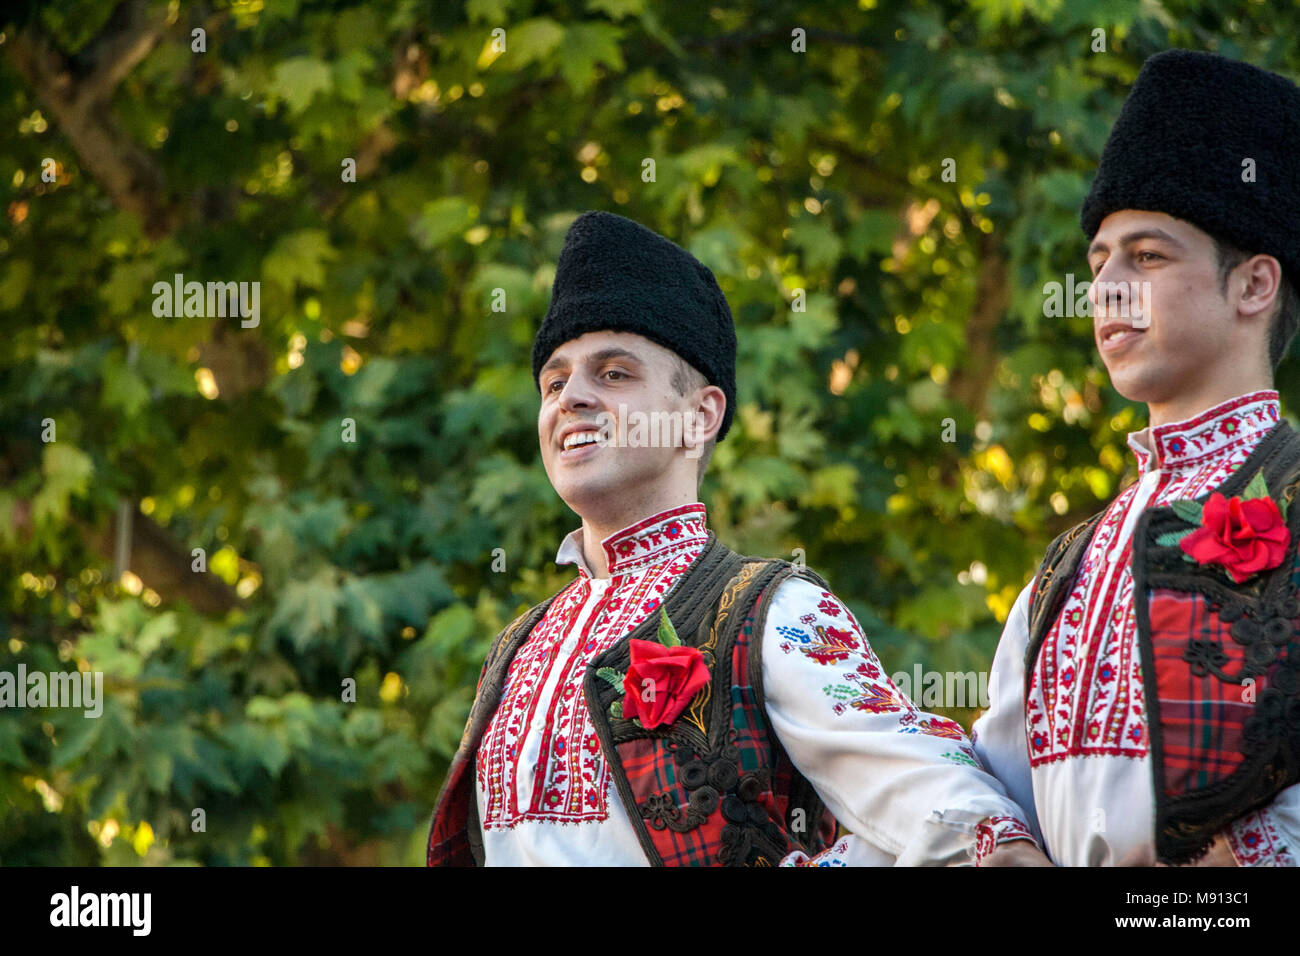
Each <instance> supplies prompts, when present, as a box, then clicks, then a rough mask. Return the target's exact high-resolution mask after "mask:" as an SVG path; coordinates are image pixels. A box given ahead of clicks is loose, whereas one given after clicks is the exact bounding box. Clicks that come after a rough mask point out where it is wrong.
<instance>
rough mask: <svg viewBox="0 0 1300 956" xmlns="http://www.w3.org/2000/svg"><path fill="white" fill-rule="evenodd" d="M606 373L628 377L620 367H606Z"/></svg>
mask: <svg viewBox="0 0 1300 956" xmlns="http://www.w3.org/2000/svg"><path fill="white" fill-rule="evenodd" d="M605 374H606V375H618V376H619V377H621V378H627V376H626V375H625V374H623V373H622V372H620V371H619V370H618V369H616V368H611V369H606V370H605Z"/></svg>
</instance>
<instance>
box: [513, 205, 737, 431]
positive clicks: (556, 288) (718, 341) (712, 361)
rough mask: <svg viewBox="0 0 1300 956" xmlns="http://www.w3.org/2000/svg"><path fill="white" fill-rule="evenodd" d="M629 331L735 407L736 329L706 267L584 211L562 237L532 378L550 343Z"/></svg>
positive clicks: (662, 242) (633, 228) (623, 223)
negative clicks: (684, 365) (669, 354)
mask: <svg viewBox="0 0 1300 956" xmlns="http://www.w3.org/2000/svg"><path fill="white" fill-rule="evenodd" d="M603 331H612V332H635V333H636V334H637V335H643V336H645V337H646V338H647V339H650V340H651V341H652V342H656V343H658V344H659V345H662V346H663V347H664V348H666V349H671V350H672V351H674V352H676V353H677V354H678V355H680V356H681V357H682V358H683V359H685V360H686V361H687V362H688V363H689V364H690V365H693V366H694V367H695V368H696V369H697V370H698V371H699V372H700V374H702V375H703V376H704V377H705V378H706V379H707V380H708V382H709V384H710V385H716V386H717V387H718V388H720V389H722V391H723V392H724V393H725V394H726V396H727V410H726V412H725V414H724V415H723V419H722V427H721V428H720V429H718V441H721V440H722V439H723V437H724V436H725V435H726V434H727V430H728V429H729V428H730V427H731V419H732V416H733V414H734V412H735V408H736V328H735V324H734V323H733V321H732V318H731V309H730V308H728V306H727V299H726V297H725V296H723V294H722V290H721V289H720V288H718V282H717V280H716V279H714V277H713V273H712V272H710V271H709V269H708V267H707V266H705V265H704V263H702V262H700V260H698V259H696V258H695V257H694V256H693V255H691V254H690V253H689V252H687V251H686V250H685V249H683V248H681V247H680V246H678V245H676V244H675V243H673V242H670V241H669V240H667V239H665V238H664V237H663V236H661V235H659V234H658V233H655V232H652V231H651V230H649V229H647V228H646V227H645V226H642V225H640V224H638V223H635V222H633V221H632V220H631V219H625V218H624V217H622V216H616V215H614V214H613V213H609V212H584V213H583V214H582V215H581V216H579V217H578V218H577V219H575V220H574V221H573V225H572V226H570V227H569V232H568V234H567V235H566V236H565V238H564V248H563V249H562V250H561V251H560V261H559V262H558V263H557V264H556V267H555V284H554V285H553V286H552V288H551V305H550V308H549V309H547V310H546V318H545V319H543V320H542V326H541V328H540V329H538V331H537V338H536V339H534V340H533V384H534V385H536V386H537V390H538V392H540V391H541V383H540V381H539V376H540V374H541V370H542V366H543V365H545V364H546V360H547V359H549V358H550V357H551V353H552V352H554V351H555V350H556V349H557V348H559V347H560V346H561V345H563V344H564V343H565V342H568V341H569V340H570V339H576V338H577V337H578V336H580V335H583V334H584V333H587V332H603Z"/></svg>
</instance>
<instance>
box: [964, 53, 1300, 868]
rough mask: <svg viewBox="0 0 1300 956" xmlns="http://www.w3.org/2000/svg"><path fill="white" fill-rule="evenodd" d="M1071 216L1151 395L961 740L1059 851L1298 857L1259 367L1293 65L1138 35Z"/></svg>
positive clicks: (1030, 591)
mask: <svg viewBox="0 0 1300 956" xmlns="http://www.w3.org/2000/svg"><path fill="white" fill-rule="evenodd" d="M1081 220H1082V225H1083V231H1084V233H1085V235H1087V236H1088V238H1089V240H1090V241H1091V245H1090V246H1089V248H1088V264H1089V266H1090V267H1091V270H1092V274H1093V285H1092V289H1091V291H1090V296H1089V297H1090V299H1091V301H1092V303H1093V307H1094V308H1093V324H1094V336H1095V340H1096V343H1097V348H1098V350H1099V351H1100V354H1101V358H1102V361H1103V362H1104V363H1105V365H1106V368H1107V370H1108V371H1109V373H1110V377H1111V382H1112V383H1113V384H1114V386H1115V388H1116V390H1117V391H1119V393H1120V394H1121V395H1123V396H1124V397H1126V398H1128V399H1131V400H1133V401H1139V402H1143V403H1145V404H1146V406H1147V409H1148V412H1149V424H1148V427H1147V428H1145V429H1143V430H1141V431H1138V432H1133V433H1131V434H1130V435H1129V436H1128V444H1129V447H1130V448H1131V450H1132V451H1133V454H1134V456H1135V458H1136V462H1137V467H1138V474H1139V479H1138V481H1136V482H1135V483H1133V484H1131V485H1129V486H1128V487H1127V488H1125V489H1124V490H1123V491H1121V492H1120V494H1119V496H1118V497H1117V498H1116V499H1115V500H1114V501H1113V502H1112V503H1111V504H1110V506H1109V507H1108V508H1106V510H1105V511H1103V512H1101V513H1100V514H1098V515H1095V516H1093V517H1092V518H1090V519H1089V520H1088V521H1086V522H1084V523H1082V524H1081V525H1078V526H1076V527H1074V528H1072V529H1070V530H1069V531H1067V532H1066V533H1065V534H1063V535H1062V536H1061V537H1059V538H1057V539H1056V540H1055V541H1054V542H1053V543H1052V545H1051V547H1050V548H1049V549H1048V554H1047V557H1046V559H1045V560H1044V561H1043V564H1042V566H1041V567H1040V569H1039V572H1038V574H1037V576H1036V577H1035V579H1034V581H1033V582H1032V583H1031V584H1030V585H1029V586H1028V587H1026V588H1025V590H1024V591H1023V592H1022V593H1021V595H1020V598H1019V600H1018V601H1017V602H1016V604H1015V607H1014V609H1013V610H1012V612H1011V615H1010V618H1009V619H1008V621H1007V626H1006V630H1005V632H1004V633H1003V636H1002V641H1001V643H1000V645H999V647H998V651H997V655H996V657H995V660H994V665H993V680H992V684H993V686H994V688H995V690H994V691H993V698H994V699H993V706H992V708H991V710H990V712H989V713H988V714H986V715H985V716H984V717H982V718H981V719H980V720H979V721H978V722H977V723H976V725H975V728H974V733H973V734H972V738H973V740H974V741H975V748H976V750H977V752H978V753H979V754H980V756H981V758H982V759H983V760H984V761H985V764H986V765H987V766H988V767H989V768H990V769H991V770H992V771H993V772H994V773H995V774H996V775H997V776H998V777H999V779H1001V780H1002V781H1003V783H1005V784H1006V785H1007V789H1008V790H1009V791H1010V793H1011V795H1012V796H1013V797H1015V798H1016V799H1017V801H1018V802H1019V803H1020V805H1021V806H1022V807H1024V808H1025V810H1026V811H1027V812H1030V813H1031V814H1032V815H1033V816H1034V817H1035V819H1034V820H1033V821H1032V822H1034V823H1035V824H1036V825H1037V826H1039V827H1040V828H1041V833H1042V836H1043V844H1044V847H1045V849H1046V853H1047V856H1048V857H1049V858H1050V860H1051V861H1052V862H1054V863H1057V864H1061V865H1075V866H1094V865H1101V866H1105V865H1115V864H1120V865H1123V864H1150V863H1155V862H1160V863H1167V864H1181V863H1188V862H1198V863H1200V864H1202V865H1234V864H1237V865H1272V866H1279V865H1280V866H1294V865H1296V861H1297V859H1300V786H1297V781H1300V599H1298V598H1297V593H1296V585H1297V583H1298V582H1300V560H1298V559H1297V551H1296V542H1297V540H1298V538H1300V508H1295V509H1294V511H1295V513H1294V514H1291V513H1290V510H1289V507H1288V506H1289V505H1290V504H1292V502H1293V498H1294V496H1295V493H1296V490H1297V487H1300V437H1298V436H1297V435H1296V433H1295V432H1294V431H1293V430H1292V429H1291V428H1290V426H1288V425H1287V424H1286V422H1284V421H1281V420H1280V414H1279V403H1278V393H1277V392H1276V391H1275V390H1274V388H1273V370H1274V368H1275V367H1276V366H1277V364H1278V363H1279V362H1280V361H1281V360H1282V358H1283V356H1284V355H1285V354H1286V351H1287V347H1288V345H1289V343H1290V341H1291V339H1292V337H1293V336H1294V334H1295V331H1296V327H1297V321H1298V316H1300V307H1298V305H1297V297H1296V291H1295V289H1296V283H1297V281H1298V280H1300V90H1298V89H1297V88H1296V86H1295V84H1293V83H1292V82H1291V81H1290V80H1287V79H1285V78H1283V77H1281V76H1278V75H1276V74H1274V73H1269V72H1266V71H1264V70H1260V69H1257V68H1256V67H1253V66H1250V65H1248V64H1245V63H1239V62H1235V61H1232V60H1228V59H1225V58H1223V57H1220V56H1215V55H1212V54H1209V53H1198V52H1190V51H1184V50H1175V51H1169V52H1166V53H1161V54H1159V55H1157V56H1153V57H1151V58H1150V59H1149V60H1147V62H1146V63H1145V64H1144V65H1143V67H1142V70H1141V72H1140V73H1139V75H1138V78H1137V81H1136V83H1135V84H1134V86H1133V89H1132V91H1131V93H1130V95H1129V97H1128V99H1127V101H1126V102H1125V104H1124V108H1123V110H1122V112H1121V113H1120V116H1119V119H1118V121H1117V122H1116V123H1115V127H1114V129H1113V130H1112V131H1111V134H1110V138H1109V139H1108V140H1107V143H1106V147H1105V150H1104V152H1103V154H1102V158H1101V164H1100V167H1099V169H1098V171H1097V176H1096V179H1095V180H1094V182H1093V185H1092V190H1091V192H1090V194H1089V195H1088V198H1087V200H1086V202H1085V203H1084V206H1083V212H1082V217H1081ZM1019 847H1020V848H1022V850H1021V852H1022V853H1024V852H1026V851H1024V850H1023V848H1024V847H1025V844H1020V845H1019ZM1030 855H1032V854H1030ZM1001 856H1002V853H1001V852H998V853H995V854H994V855H993V858H992V859H991V860H990V861H989V862H990V863H993V864H996V863H998V862H1000V860H999V858H1000V857H1001ZM1037 862H1040V863H1045V862H1047V861H1046V860H1043V859H1040V860H1038V861H1037Z"/></svg>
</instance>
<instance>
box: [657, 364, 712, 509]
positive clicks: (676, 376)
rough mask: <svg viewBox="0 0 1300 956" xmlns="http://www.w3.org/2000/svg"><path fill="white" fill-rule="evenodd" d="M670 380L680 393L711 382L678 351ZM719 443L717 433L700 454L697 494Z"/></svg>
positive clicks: (697, 472) (682, 393)
mask: <svg viewBox="0 0 1300 956" xmlns="http://www.w3.org/2000/svg"><path fill="white" fill-rule="evenodd" d="M668 382H669V384H670V385H672V387H673V391H674V392H676V393H677V394H678V395H685V394H686V390H687V389H688V388H703V387H704V386H706V385H708V384H709V380H708V379H707V378H705V377H704V374H703V373H702V372H700V371H699V370H698V369H697V368H695V367H694V366H693V365H691V364H690V363H689V362H687V361H686V359H684V358H682V357H681V356H680V355H678V354H677V353H676V352H674V353H673V374H672V377H671V378H669V379H668ZM717 444H718V438H717V436H716V435H715V436H714V437H713V438H710V439H709V442H708V444H707V445H705V446H704V451H703V452H702V453H701V454H700V467H699V469H698V470H697V471H696V473H695V491H696V493H697V494H698V493H699V490H700V485H701V484H702V483H703V481H704V469H706V468H708V467H709V460H710V459H711V458H712V457H713V449H714V448H715V447H716V446H717Z"/></svg>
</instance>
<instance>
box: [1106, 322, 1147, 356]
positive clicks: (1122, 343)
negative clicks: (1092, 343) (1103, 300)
mask: <svg viewBox="0 0 1300 956" xmlns="http://www.w3.org/2000/svg"><path fill="white" fill-rule="evenodd" d="M1145 332H1146V330H1145V329H1142V328H1134V327H1133V325H1132V324H1131V323H1128V322H1107V323H1106V324H1105V325H1103V326H1102V327H1101V329H1100V330H1098V332H1097V343H1098V347H1099V348H1100V349H1101V351H1103V352H1106V353H1113V352H1118V351H1120V350H1121V349H1124V348H1127V347H1128V346H1129V345H1131V344H1132V343H1134V342H1136V341H1137V340H1138V338H1139V337H1140V336H1142V335H1143V334H1144V333H1145Z"/></svg>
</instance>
